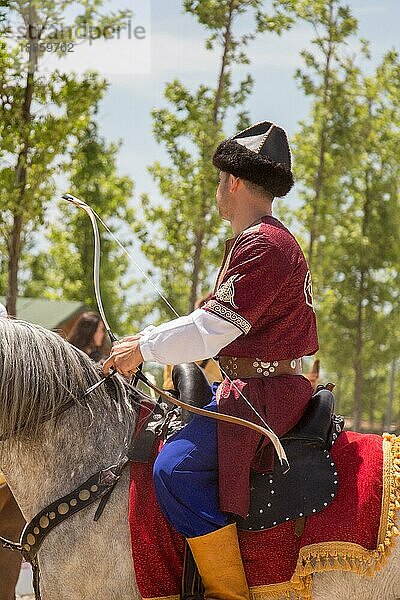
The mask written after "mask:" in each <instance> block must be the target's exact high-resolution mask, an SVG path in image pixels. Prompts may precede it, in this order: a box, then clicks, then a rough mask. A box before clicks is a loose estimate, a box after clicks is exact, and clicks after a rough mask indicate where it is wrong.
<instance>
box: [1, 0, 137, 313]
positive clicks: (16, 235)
mask: <svg viewBox="0 0 400 600" xmlns="http://www.w3.org/2000/svg"><path fill="white" fill-rule="evenodd" d="M4 5H5V8H4V11H2V14H3V18H4V19H6V20H7V22H10V23H12V27H10V28H9V31H7V32H5V33H6V35H5V36H4V37H3V39H2V40H1V41H0V115H1V118H0V158H1V159H2V166H1V168H0V198H1V208H2V217H3V218H2V222H1V223H0V239H1V241H0V244H3V245H4V246H5V247H6V248H7V251H8V255H9V260H8V264H7V265H4V263H2V264H1V267H2V272H1V275H0V286H1V291H3V292H6V291H7V293H8V302H9V304H10V307H11V310H12V311H13V310H14V306H15V299H16V294H17V288H18V280H19V277H18V273H19V270H20V267H21V265H20V264H19V261H20V256H21V253H22V252H23V248H24V244H26V243H27V241H28V239H29V236H30V233H31V232H32V231H33V230H35V229H36V228H37V227H38V226H39V225H40V224H43V223H44V219H45V215H46V210H47V207H48V204H49V202H50V200H51V199H52V198H53V196H54V190H55V183H54V177H55V175H56V174H57V173H58V171H59V169H60V168H61V165H62V162H63V157H64V156H65V155H66V154H67V153H68V152H69V151H70V149H71V147H72V145H73V144H74V141H75V140H76V139H77V138H78V137H79V136H80V135H81V133H82V132H83V131H84V130H85V129H86V128H87V127H88V125H89V122H90V120H91V118H92V116H93V111H94V107H95V106H97V103H98V101H99V99H100V98H101V97H102V94H103V93H104V90H105V89H106V82H105V81H104V80H103V79H102V78H100V77H99V76H98V75H97V74H96V73H90V72H87V73H86V74H85V75H83V76H82V77H79V78H78V77H76V76H75V75H69V74H66V73H63V72H62V70H61V68H60V69H56V70H55V71H53V72H52V73H50V74H46V73H45V71H44V70H42V69H41V64H42V58H43V53H42V50H41V49H40V47H39V46H38V42H44V43H45V42H46V41H48V40H51V39H52V36H53V37H54V35H55V33H56V28H57V27H58V28H59V29H60V31H61V30H62V28H63V27H64V26H65V22H66V13H67V11H68V9H70V8H72V7H73V8H75V9H78V11H80V13H79V14H78V16H77V18H76V20H75V23H74V24H73V26H72V28H65V29H64V34H63V36H64V37H63V38H62V39H63V41H67V40H66V39H65V35H67V36H68V34H66V33H65V32H68V31H71V32H72V33H71V34H70V36H69V38H68V39H70V40H72V41H74V25H76V24H78V23H82V22H83V21H85V23H86V24H87V26H97V27H99V28H100V31H101V28H102V27H103V26H104V25H106V24H110V23H114V24H115V25H116V26H118V25H123V24H124V23H125V22H126V18H127V17H128V16H129V14H130V13H129V11H122V12H119V13H115V14H112V15H107V14H103V13H102V10H101V9H102V6H103V5H104V2H103V1H100V0H96V1H94V2H93V1H92V2H88V1H87V0H81V1H80V2H73V1H72V0H64V1H62V2H56V1H53V0H42V1H30V2H23V3H21V2H19V1H17V0H10V1H9V2H6V3H4ZM17 27H18V30H19V31H20V33H18V35H17V29H16V28H17ZM21 31H22V32H23V35H22V33H21ZM16 36H17V37H16ZM60 36H61V33H60ZM13 37H14V38H15V37H16V39H14V40H13V41H11V39H12V38H13ZM59 59H60V61H62V53H61V50H60V54H59ZM60 67H61V62H60ZM4 268H6V269H7V273H4ZM6 280H7V283H8V290H5V289H4V286H5V284H6Z"/></svg>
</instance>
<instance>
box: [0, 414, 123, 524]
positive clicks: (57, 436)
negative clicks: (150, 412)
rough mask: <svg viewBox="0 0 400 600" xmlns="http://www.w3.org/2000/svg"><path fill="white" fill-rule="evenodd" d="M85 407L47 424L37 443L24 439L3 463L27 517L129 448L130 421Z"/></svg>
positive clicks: (76, 485) (112, 461) (33, 514)
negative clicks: (122, 421)
mask: <svg viewBox="0 0 400 600" xmlns="http://www.w3.org/2000/svg"><path fill="white" fill-rule="evenodd" d="M85 410H86V409H83V408H82V407H80V406H76V407H73V408H71V409H69V410H68V411H66V412H65V413H64V414H63V415H62V416H61V417H60V418H59V419H58V421H57V424H56V426H55V427H54V424H52V423H46V424H45V425H43V429H42V431H41V433H40V436H39V438H38V440H37V441H36V442H27V443H22V444H21V445H20V446H19V448H18V450H16V452H15V453H14V452H12V451H11V452H10V458H8V459H5V462H4V463H3V464H2V468H3V470H4V474H5V476H6V478H7V482H8V483H9V485H10V487H11V489H12V492H13V494H14V496H15V498H16V500H17V502H18V504H19V506H20V508H21V510H22V513H23V515H24V517H25V519H26V520H28V521H29V520H31V519H32V518H33V517H34V516H35V514H37V513H38V512H40V511H41V510H42V509H43V508H45V507H46V506H47V505H49V504H50V503H52V502H54V501H55V500H57V499H58V498H61V497H62V496H64V495H66V494H67V493H69V492H71V491H72V490H73V489H75V488H76V487H78V486H79V485H81V484H82V483H83V482H84V481H85V480H86V479H88V478H89V477H90V476H91V475H93V474H94V473H96V472H97V471H99V470H100V469H102V468H106V467H109V466H111V465H112V464H115V463H116V462H117V461H118V459H119V457H120V456H121V455H122V454H123V453H124V446H125V438H126V436H127V435H128V433H130V432H131V427H130V426H129V424H128V423H123V424H121V423H118V419H117V417H116V414H115V411H113V414H112V415H111V416H110V415H106V414H104V413H101V411H99V410H98V409H95V410H94V415H93V420H92V422H91V419H90V416H89V414H88V413H87V412H86V414H85V415H84V416H83V419H82V415H83V411H85Z"/></svg>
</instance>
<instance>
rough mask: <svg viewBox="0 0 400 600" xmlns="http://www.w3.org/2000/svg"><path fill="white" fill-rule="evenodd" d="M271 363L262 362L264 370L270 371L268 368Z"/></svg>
mask: <svg viewBox="0 0 400 600" xmlns="http://www.w3.org/2000/svg"><path fill="white" fill-rule="evenodd" d="M270 364H271V363H269V362H261V366H262V368H263V369H268V367H269V366H270Z"/></svg>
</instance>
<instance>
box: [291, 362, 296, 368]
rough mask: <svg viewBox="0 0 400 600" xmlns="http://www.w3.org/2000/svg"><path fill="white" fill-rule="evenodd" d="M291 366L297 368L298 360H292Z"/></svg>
mask: <svg viewBox="0 0 400 600" xmlns="http://www.w3.org/2000/svg"><path fill="white" fill-rule="evenodd" d="M290 366H291V367H292V369H295V368H296V361H295V360H292V361H291V363H290Z"/></svg>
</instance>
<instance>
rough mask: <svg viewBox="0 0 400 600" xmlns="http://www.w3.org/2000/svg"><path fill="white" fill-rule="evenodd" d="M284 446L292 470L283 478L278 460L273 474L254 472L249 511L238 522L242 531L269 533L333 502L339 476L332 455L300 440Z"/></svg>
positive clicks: (283, 442) (283, 443)
mask: <svg viewBox="0 0 400 600" xmlns="http://www.w3.org/2000/svg"><path fill="white" fill-rule="evenodd" d="M282 445H283V447H284V448H285V451H286V454H287V457H288V460H289V463H290V469H289V471H288V472H287V473H285V474H283V473H282V469H281V466H280V464H279V462H278V461H277V460H276V461H275V468H274V472H273V473H272V474H269V473H256V472H255V471H252V474H251V478H250V482H251V484H250V489H251V500H250V510H249V514H248V516H247V518H246V519H239V520H238V521H237V524H238V527H239V528H240V529H244V530H247V531H261V530H263V529H269V528H270V527H275V526H276V525H279V524H280V523H283V522H284V521H291V520H293V519H299V518H301V517H305V516H308V515H312V514H315V513H317V512H320V511H321V510H324V509H325V508H326V507H327V506H328V505H329V504H330V503H331V502H332V500H333V499H334V497H335V495H336V493H337V486H338V474H337V471H336V466H335V464H334V462H333V460H332V458H331V455H330V452H329V451H328V450H326V449H325V450H322V449H321V448H318V447H316V446H314V445H312V444H308V443H305V442H304V441H303V440H297V439H290V440H282Z"/></svg>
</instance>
